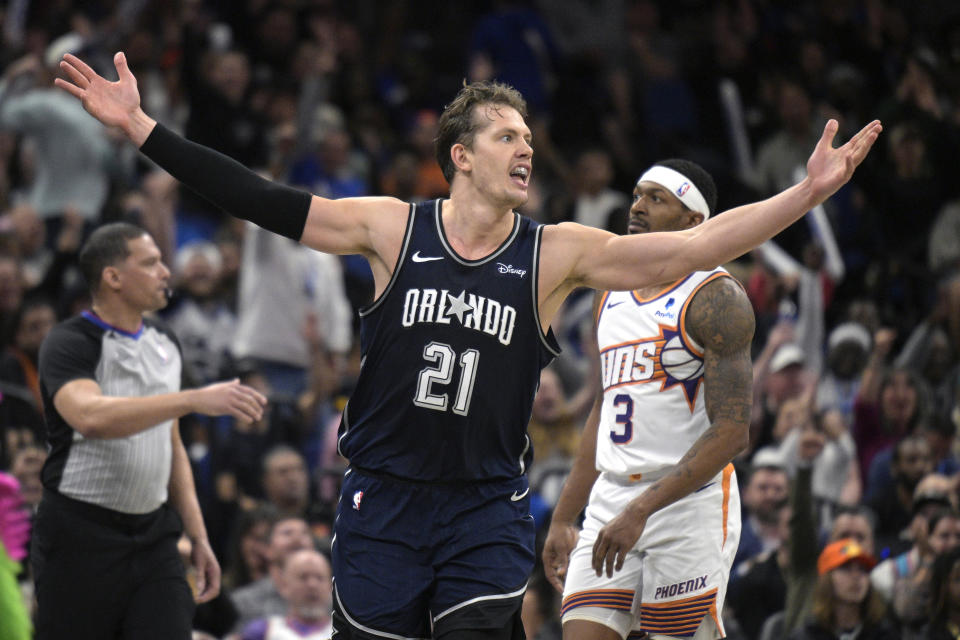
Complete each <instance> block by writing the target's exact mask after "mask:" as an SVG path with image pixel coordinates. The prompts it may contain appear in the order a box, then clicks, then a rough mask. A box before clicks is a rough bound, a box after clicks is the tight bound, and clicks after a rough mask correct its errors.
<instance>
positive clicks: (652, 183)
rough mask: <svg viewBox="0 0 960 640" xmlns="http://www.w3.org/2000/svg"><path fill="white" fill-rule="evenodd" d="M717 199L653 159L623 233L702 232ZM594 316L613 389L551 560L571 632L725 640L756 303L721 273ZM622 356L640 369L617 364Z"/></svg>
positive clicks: (599, 639) (588, 431) (607, 297)
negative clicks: (736, 469) (735, 463)
mask: <svg viewBox="0 0 960 640" xmlns="http://www.w3.org/2000/svg"><path fill="white" fill-rule="evenodd" d="M716 201H717V192H716V187H715V185H714V182H713V179H712V178H711V177H710V174H709V173H707V172H706V171H705V170H704V169H703V168H702V167H700V166H699V165H697V164H696V163H693V162H690V161H687V160H664V161H662V162H658V163H656V164H655V165H654V166H653V167H651V168H650V169H649V170H647V171H646V172H644V174H643V175H642V176H641V177H640V178H639V179H638V180H637V184H636V186H635V187H634V191H633V204H632V205H631V207H630V210H629V213H628V232H629V233H630V234H641V233H642V234H648V233H656V232H661V231H680V230H683V229H692V228H695V227H697V226H698V225H700V224H702V223H703V221H704V220H705V219H708V218H709V217H710V214H711V213H713V212H714V211H715V208H716ZM595 312H596V313H595V315H596V316H597V340H598V347H599V350H600V353H598V354H596V356H595V357H600V358H601V363H602V364H603V367H602V369H603V372H604V375H603V391H602V392H601V393H599V394H598V398H597V401H596V403H595V404H594V407H593V410H592V411H591V412H590V415H589V417H588V418H587V424H586V427H585V428H584V432H583V436H582V438H581V441H580V450H579V452H578V454H577V459H576V461H575V463H574V466H573V469H572V471H571V473H570V476H569V477H568V478H567V481H566V483H565V484H564V488H563V491H562V492H561V495H560V499H559V500H558V501H557V506H556V508H555V509H554V513H553V517H552V519H551V523H550V529H549V531H548V533H547V540H546V542H545V543H544V550H543V561H544V569H545V571H546V574H547V577H548V579H549V580H550V582H551V583H553V585H554V586H555V587H556V588H557V589H558V590H560V591H562V592H563V594H564V599H563V607H562V616H563V637H564V638H565V639H566V640H620V639H622V638H628V637H634V636H633V635H631V634H632V632H633V631H634V630H637V631H638V632H640V633H645V634H648V637H650V638H653V639H657V640H659V639H663V638H681V637H683V638H691V637H692V638H694V639H695V640H713V639H714V638H722V637H724V629H723V623H722V620H721V619H720V617H719V612H720V611H721V610H722V608H723V601H724V597H725V594H726V585H727V580H728V577H729V573H730V565H731V563H732V561H733V557H734V554H735V553H736V549H737V543H738V541H739V532H740V509H739V506H738V495H737V486H736V476H735V474H734V473H733V467H732V465H731V464H730V462H731V461H732V460H733V458H734V456H736V455H737V454H738V453H740V451H742V450H743V449H744V447H746V445H747V440H748V433H749V428H750V424H749V418H750V404H751V382H752V376H753V369H752V366H751V362H750V343H751V340H752V338H753V330H754V316H753V308H752V306H751V304H750V301H749V299H748V298H747V295H746V292H745V291H744V290H743V288H742V287H741V286H740V285H739V283H737V282H736V281H735V280H734V279H733V278H732V277H730V274H729V273H727V272H726V270H724V269H722V268H716V269H712V270H704V271H697V272H694V273H691V274H688V275H685V276H684V277H683V278H682V279H680V280H679V281H676V282H674V281H671V280H669V279H666V280H664V281H662V282H660V283H658V284H654V285H648V286H645V287H642V288H640V289H637V290H636V291H632V292H608V293H605V294H598V296H597V303H596V305H595ZM624 358H627V359H628V360H629V361H630V362H631V363H633V365H632V366H631V367H626V368H625V369H623V368H618V367H617V366H611V365H618V364H619V363H620V361H621V360H622V359H624ZM588 498H589V506H587V516H586V519H585V521H584V525H583V531H582V532H581V531H580V527H579V526H578V524H577V520H578V517H579V515H580V512H581V511H582V510H583V508H584V506H585V505H587V502H588ZM645 637H646V636H645Z"/></svg>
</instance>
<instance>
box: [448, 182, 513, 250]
mask: <svg viewBox="0 0 960 640" xmlns="http://www.w3.org/2000/svg"><path fill="white" fill-rule="evenodd" d="M440 215H441V217H442V219H443V231H444V234H445V235H446V237H447V240H448V241H449V242H450V245H451V246H452V247H453V250H454V251H456V252H457V253H458V254H459V255H460V256H461V257H463V258H466V259H467V260H477V259H480V258H483V257H484V256H487V255H489V254H490V253H492V252H493V251H494V250H495V249H496V248H497V247H499V246H500V245H501V244H503V241H504V240H506V239H507V236H509V235H510V231H511V230H512V229H513V225H514V216H513V211H512V210H511V209H509V208H503V207H495V206H493V205H491V204H490V203H488V202H485V201H483V200H481V199H479V198H466V197H459V198H455V197H453V196H451V198H450V199H449V200H444V201H443V209H442V210H441V214H440Z"/></svg>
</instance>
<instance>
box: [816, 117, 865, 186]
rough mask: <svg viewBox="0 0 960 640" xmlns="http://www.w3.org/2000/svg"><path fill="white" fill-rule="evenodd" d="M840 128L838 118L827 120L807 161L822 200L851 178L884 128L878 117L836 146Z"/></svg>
mask: <svg viewBox="0 0 960 640" xmlns="http://www.w3.org/2000/svg"><path fill="white" fill-rule="evenodd" d="M839 127H840V125H839V124H838V123H837V121H836V120H834V119H832V118H831V119H830V120H828V121H827V125H826V126H825V127H824V128H823V135H822V136H820V141H819V142H817V146H816V148H815V149H814V150H813V154H812V155H811V156H810V159H809V160H807V176H809V178H810V180H811V181H812V183H811V187H812V193H813V195H814V198H815V199H816V200H817V202H818V203H819V202H823V201H824V200H826V199H827V198H829V197H830V196H831V195H833V194H834V193H835V192H836V191H837V189H839V188H840V187H842V186H843V185H844V184H846V183H847V181H848V180H850V177H851V176H853V172H854V170H855V169H856V168H857V166H859V164H860V163H861V162H863V159H864V158H866V157H867V153H868V152H869V151H870V148H871V147H872V146H873V143H874V142H876V140H877V136H879V135H880V132H881V131H882V130H883V127H882V126H881V124H880V121H879V120H874V121H873V122H871V123H870V124H868V125H867V126H865V127H864V128H863V129H860V131H859V132H857V134H856V135H855V136H853V137H852V138H850V140H848V141H847V143H846V144H845V145H843V146H842V147H839V148H837V149H834V148H833V139H834V137H836V135H837V129H838V128H839Z"/></svg>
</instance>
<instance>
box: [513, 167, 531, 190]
mask: <svg viewBox="0 0 960 640" xmlns="http://www.w3.org/2000/svg"><path fill="white" fill-rule="evenodd" d="M510 177H511V178H513V181H514V182H516V183H517V184H519V185H520V186H523V187H526V186H527V183H528V182H529V181H530V167H527V166H524V165H518V166H516V167H514V168H513V170H512V171H510Z"/></svg>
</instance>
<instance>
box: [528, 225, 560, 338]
mask: <svg viewBox="0 0 960 640" xmlns="http://www.w3.org/2000/svg"><path fill="white" fill-rule="evenodd" d="M542 236H543V225H540V226H539V227H537V230H536V239H535V240H534V243H533V273H532V274H530V286H531V287H532V288H533V300H532V304H533V320H534V322H536V324H537V327H536V328H537V335H538V336H540V342H541V343H543V346H544V347H546V349H547V351H549V352H550V353H552V354H553V355H554V357H556V356H559V355H560V352H561V349H560V345H559V344H558V343H557V339H556V337H555V336H554V335H553V328H552V327H551V328H549V329H548V330H547V332H544V331H543V323H542V322H541V321H540V240H541V238H542Z"/></svg>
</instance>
